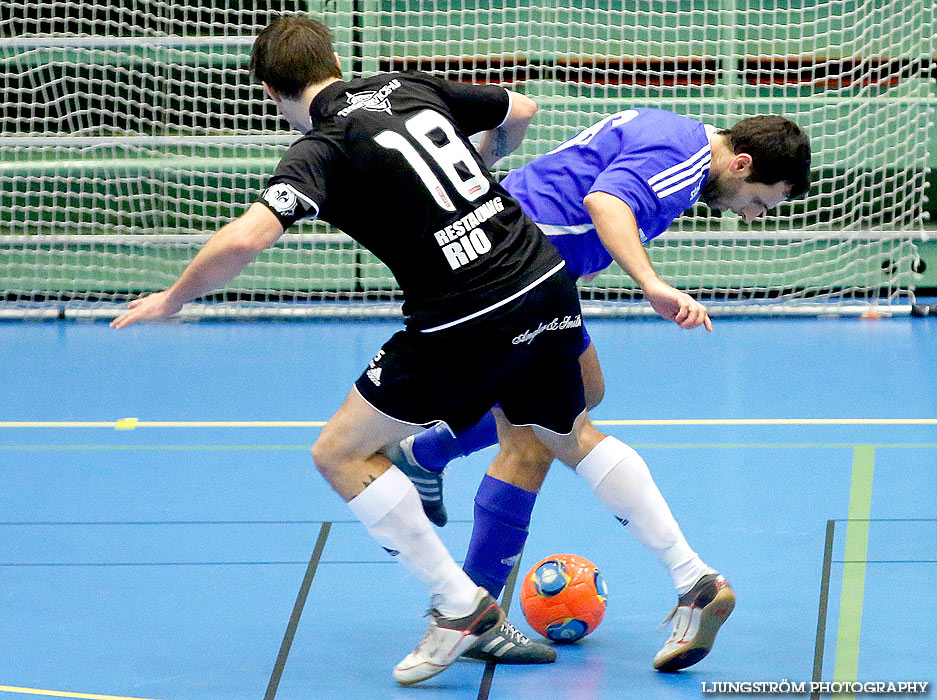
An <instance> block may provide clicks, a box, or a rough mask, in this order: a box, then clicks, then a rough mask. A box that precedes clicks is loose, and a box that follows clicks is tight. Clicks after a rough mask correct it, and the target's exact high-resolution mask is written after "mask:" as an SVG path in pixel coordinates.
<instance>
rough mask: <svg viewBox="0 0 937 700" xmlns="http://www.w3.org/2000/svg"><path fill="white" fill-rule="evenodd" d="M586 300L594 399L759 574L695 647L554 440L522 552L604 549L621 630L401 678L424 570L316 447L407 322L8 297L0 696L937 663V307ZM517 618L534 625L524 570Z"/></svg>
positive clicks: (715, 555) (625, 537)
mask: <svg viewBox="0 0 937 700" xmlns="http://www.w3.org/2000/svg"><path fill="white" fill-rule="evenodd" d="M588 326H589V330H590V332H591V334H592V336H593V338H594V340H595V343H596V347H597V348H598V351H599V357H600V360H601V361H602V365H603V368H604V371H605V375H606V383H607V387H608V390H607V393H606V398H605V401H604V402H603V403H602V405H600V406H599V407H598V409H596V410H595V411H594V412H593V418H594V419H595V420H596V421H597V422H599V423H600V425H601V426H602V427H603V429H604V430H606V431H607V432H609V433H611V434H613V435H615V436H617V437H619V438H620V439H622V440H624V441H626V442H628V443H630V444H632V445H633V446H635V447H636V448H637V449H638V450H639V451H640V452H641V453H642V454H643V455H644V457H645V459H646V460H647V462H648V464H649V465H650V467H651V471H652V473H653V474H654V475H655V478H656V480H657V482H658V484H659V485H660V488H661V490H662V492H663V493H664V495H665V497H667V499H668V501H669V503H670V505H671V508H672V510H673V511H674V514H675V516H676V517H677V519H678V521H679V522H680V523H681V525H682V528H683V530H684V533H685V534H686V535H687V538H688V539H689V541H690V543H691V545H693V546H694V547H695V548H696V549H697V551H699V552H700V553H701V555H702V556H703V558H704V560H706V561H707V562H708V563H709V564H711V565H712V566H714V567H716V568H718V569H719V570H720V571H721V572H723V573H724V574H725V575H726V576H727V578H728V579H729V581H730V582H731V583H732V585H733V587H734V588H735V591H736V594H737V596H738V606H737V608H736V612H735V614H734V615H733V616H732V617H731V618H730V619H729V621H728V622H727V623H726V625H725V627H724V628H723V630H722V632H721V633H720V635H719V638H718V640H717V645H716V647H715V649H714V650H713V652H712V654H711V655H710V656H709V657H708V658H707V659H705V660H704V661H703V662H702V663H700V664H699V665H698V666H695V667H693V668H692V669H689V670H688V671H686V672H683V673H679V674H674V675H661V674H658V673H656V672H655V671H654V670H653V669H652V667H651V659H652V658H653V656H654V654H655V652H656V651H657V649H658V648H659V647H660V645H661V644H662V643H663V641H664V640H665V639H666V637H667V634H668V631H667V630H658V629H657V625H658V624H659V623H660V622H661V621H662V620H663V618H664V617H665V616H666V614H667V613H668V612H669V611H670V609H671V607H672V606H673V604H674V602H675V595H674V593H673V591H672V589H671V585H670V580H669V577H668V576H667V575H666V573H665V571H664V570H663V568H662V567H661V566H660V565H659V564H658V563H657V562H656V561H654V560H653V558H652V557H651V556H650V555H649V554H647V553H646V552H645V551H644V550H643V549H642V548H641V547H639V546H638V545H637V544H636V543H635V542H634V541H633V540H632V539H631V538H630V535H629V534H628V533H627V532H626V531H624V530H622V528H621V527H620V526H619V525H618V523H617V522H616V521H615V520H614V519H613V518H612V517H611V516H610V515H609V514H607V513H606V512H605V511H604V510H603V509H602V508H601V506H599V504H598V503H597V502H595V501H594V499H593V497H592V495H591V493H590V492H589V491H588V489H587V488H586V486H585V485H584V484H583V483H580V482H579V480H577V479H576V478H575V476H574V475H573V474H572V473H571V472H570V471H569V470H568V469H567V468H565V467H563V466H562V465H556V466H554V469H553V472H552V473H551V475H550V476H549V478H548V479H547V482H546V484H545V485H544V490H543V493H542V495H541V498H540V500H539V502H538V504H537V507H536V509H535V511H534V518H533V523H532V526H531V535H530V539H529V542H528V545H527V548H526V550H525V553H524V558H523V560H522V562H521V565H520V570H521V571H522V572H524V571H526V570H527V569H528V568H529V566H530V565H531V564H533V563H534V562H535V561H537V560H538V559H540V558H542V557H543V556H546V555H548V554H552V553H556V552H563V551H568V552H573V553H577V554H580V555H583V556H586V557H588V558H589V559H591V560H592V561H594V562H595V563H596V564H597V565H598V566H599V567H600V568H601V569H602V571H603V573H604V575H605V578H606V581H607V582H608V585H609V589H610V599H609V604H608V613H607V615H606V617H605V621H604V622H603V623H602V625H601V626H600V628H599V629H598V630H597V631H596V632H595V633H594V634H592V635H591V636H590V637H588V638H586V639H585V640H583V642H581V643H579V644H578V645H573V646H568V647H562V648H560V649H559V660H558V661H557V663H556V664H554V665H551V666H543V667H497V668H496V669H494V672H493V673H492V672H491V670H490V669H486V667H485V665H484V664H479V663H473V662H459V663H457V664H456V665H455V666H453V667H452V668H451V669H450V670H449V671H447V672H446V673H444V674H442V675H440V676H438V677H437V678H435V679H433V680H430V681H428V682H426V683H423V684H421V685H418V686H415V687H413V688H398V687H397V686H396V684H395V683H394V681H393V680H392V678H391V675H390V671H391V668H392V667H393V665H394V664H395V663H396V662H397V661H398V660H399V659H400V658H401V657H402V656H403V655H405V654H406V653H407V652H409V651H410V650H411V649H412V647H413V646H414V645H415V644H416V642H417V641H418V640H419V639H420V638H421V636H422V635H423V632H424V630H425V622H426V621H425V620H424V619H423V618H422V617H421V614H422V613H423V611H424V609H425V607H426V605H427V600H426V597H425V593H424V591H423V589H422V587H421V586H420V585H419V584H418V583H416V581H415V580H412V579H410V578H409V577H408V576H407V575H406V572H405V571H404V569H403V567H402V566H400V565H399V564H396V563H393V562H392V560H390V559H389V558H388V557H387V556H386V555H385V553H384V552H383V550H381V549H380V547H378V546H377V545H376V544H374V543H373V542H372V541H371V540H370V539H369V538H368V536H367V534H366V533H365V531H364V529H363V527H361V526H360V525H358V524H357V523H356V522H354V521H353V520H352V517H351V514H350V512H349V511H348V510H347V508H346V507H345V505H344V504H343V503H342V502H341V500H340V499H339V498H338V497H337V496H336V495H335V494H333V493H332V492H331V491H330V489H329V488H328V487H327V485H326V484H325V482H324V481H323V480H322V479H321V478H320V477H319V476H318V474H317V473H316V472H315V470H314V468H313V465H312V460H311V458H310V456H309V449H308V448H309V446H310V445H311V444H312V442H313V441H314V440H315V438H316V436H317V434H318V430H319V426H320V425H321V423H322V421H325V420H327V419H328V418H329V416H330V415H331V413H332V412H333V411H334V410H335V409H336V408H337V407H338V405H339V403H340V401H341V400H342V399H343V397H344V395H345V393H346V392H347V390H348V388H349V387H350V385H351V383H352V381H353V380H354V379H355V378H356V377H357V376H358V374H359V372H360V371H361V369H362V368H363V366H364V365H365V363H366V362H367V361H368V360H369V359H370V358H371V357H372V355H373V354H374V352H375V351H376V350H377V348H378V347H379V346H380V344H381V343H382V341H383V340H385V339H386V338H387V337H388V336H389V335H390V334H391V332H392V331H393V330H394V329H395V328H396V327H397V324H393V323H384V322H375V323H325V322H323V323H311V322H310V323H206V322H203V323H198V324H185V323H170V324H163V325H151V326H143V327H133V328H130V329H128V330H126V331H123V332H116V331H112V330H110V329H109V328H108V327H107V325H106V324H103V323H88V324H82V323H33V324H30V323H5V324H0V349H2V353H0V396H2V401H0V640H2V641H0V700H6V698H10V700H14V699H15V698H26V697H37V696H38V697H68V698H103V699H105V700H109V699H110V700H112V699H114V698H118V699H126V698H144V699H146V700H262V699H265V698H266V700H271V699H272V698H276V699H278V700H310V699H314V700H333V699H339V698H341V700H351V699H354V698H420V699H422V700H428V699H430V698H453V699H458V698H484V697H490V698H505V699H512V700H514V699H517V700H526V699H528V698H538V699H539V698H544V697H548V698H554V699H557V700H599V699H602V700H606V699H612V698H615V699H618V698H642V699H648V698H699V697H701V688H702V686H701V683H707V684H710V683H714V682H719V681H769V682H770V681H781V680H782V679H787V680H789V681H794V682H807V683H808V684H809V681H810V680H811V678H812V677H813V676H814V674H815V673H816V672H819V671H822V678H823V679H826V680H832V679H834V677H835V678H837V679H842V680H854V679H857V678H858V679H859V680H862V681H932V682H934V681H937V663H935V662H934V658H933V645H932V644H930V643H929V641H928V640H929V638H930V636H931V635H932V633H933V630H934V629H935V628H937V612H935V606H934V605H933V597H934V596H933V581H934V579H935V576H937V513H935V506H937V353H935V348H937V319H890V320H878V321H870V320H855V319H850V320H722V319H717V320H716V322H715V332H714V333H712V334H706V333H704V332H702V331H701V330H697V331H692V332H689V331H681V330H680V329H679V328H677V327H676V326H672V325H670V324H667V323H664V322H663V321H624V322H613V321H592V322H590V323H588ZM440 390H441V391H444V390H445V388H444V387H440ZM492 454H493V451H491V450H489V451H484V452H482V453H479V454H477V455H474V456H473V457H471V458H469V459H465V460H462V461H461V462H458V463H455V464H454V466H453V467H452V468H451V469H450V471H449V475H448V477H447V481H446V485H447V486H446V489H447V503H448V506H449V512H450V518H452V519H453V520H454V522H450V524H449V525H448V526H447V527H446V528H444V529H442V530H441V531H440V532H441V535H442V537H443V539H444V541H446V542H447V544H448V545H449V546H450V548H451V550H452V552H453V554H454V556H455V557H456V559H461V557H462V556H463V555H464V552H465V547H466V545H467V543H468V538H469V534H470V530H471V524H470V518H471V513H472V498H473V496H474V492H475V487H476V486H477V484H478V482H479V480H480V479H481V476H482V474H483V473H484V470H485V468H486V466H487V461H488V460H489V459H490V458H491V456H492ZM847 520H848V522H847ZM830 521H832V522H830ZM307 591H308V596H307V597H306V598H305V600H303V599H302V595H301V594H302V593H306V592H307ZM297 602H299V603H300V604H301V603H304V605H297ZM511 617H512V619H513V620H514V621H515V622H517V623H518V626H520V627H521V628H522V629H525V630H528V631H529V628H528V627H527V625H526V623H525V622H524V621H523V619H522V615H521V612H520V606H519V604H518V603H517V601H516V596H515V599H514V601H513V604H512V608H511ZM818 626H819V631H820V636H819V639H820V642H821V643H820V644H818ZM293 633H295V634H293ZM287 652H288V653H287Z"/></svg>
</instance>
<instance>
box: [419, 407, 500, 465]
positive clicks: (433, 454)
mask: <svg viewBox="0 0 937 700" xmlns="http://www.w3.org/2000/svg"><path fill="white" fill-rule="evenodd" d="M497 442H498V427H497V425H496V424H495V417H494V416H493V415H492V414H491V411H489V412H488V413H487V414H486V415H485V417H484V418H482V419H481V420H480V421H479V422H478V424H477V425H475V426H474V427H471V428H469V429H468V430H464V431H462V432H459V433H458V434H457V435H455V436H453V434H452V432H451V431H450V430H449V428H448V427H447V426H446V425H443V424H439V425H437V426H435V427H432V428H430V429H429V430H424V431H423V432H422V433H420V434H419V435H417V436H416V437H415V438H413V456H414V457H415V458H416V461H417V462H419V464H420V466H421V467H423V468H424V469H429V470H430V471H433V472H441V471H442V470H443V469H445V467H446V465H447V464H449V462H451V461H452V460H454V459H455V458H456V457H464V456H465V455H470V454H472V453H473V452H478V450H481V449H484V448H485V447H490V446H491V445H495V444H497Z"/></svg>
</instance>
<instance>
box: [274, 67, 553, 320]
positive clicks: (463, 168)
mask: <svg viewBox="0 0 937 700" xmlns="http://www.w3.org/2000/svg"><path fill="white" fill-rule="evenodd" d="M509 111H510V96H509V94H508V93H507V91H506V90H504V89H503V88H500V87H496V86H477V85H467V84H461V83H453V82H449V81H445V80H441V79H438V78H434V77H432V76H429V75H426V74H423V73H384V74H381V75H376V76H374V77H370V78H361V79H357V80H351V81H348V82H344V81H339V82H336V83H332V84H330V85H328V86H327V87H326V88H325V89H323V90H322V91H321V92H320V93H319V94H318V95H316V97H315V99H313V101H312V105H311V107H310V115H311V117H312V124H313V128H312V130H311V131H310V132H309V133H307V134H306V135H305V136H303V137H302V138H301V139H299V140H298V141H297V142H296V143H294V144H293V145H292V146H291V147H290V149H289V150H288V151H287V152H286V154H285V155H284V156H283V159H282V160H281V161H280V164H279V166H278V167H277V171H276V173H275V174H274V175H273V177H271V178H270V181H269V183H268V185H267V189H266V190H265V191H264V193H263V195H262V199H261V201H262V202H263V203H264V204H266V205H267V206H268V207H269V208H270V210H271V211H272V212H273V213H274V214H275V215H276V216H277V218H278V219H279V220H280V222H281V223H282V224H283V227H284V228H286V227H288V226H290V225H291V224H293V223H294V222H295V221H297V220H299V219H302V218H306V217H318V218H320V219H322V220H324V221H327V222H329V223H330V224H332V225H334V226H336V227H337V228H339V229H341V230H342V231H344V232H345V233H347V234H348V235H349V236H351V237H352V238H354V239H355V240H356V241H358V242H359V243H360V244H361V245H363V246H364V247H366V248H367V249H368V250H370V251H371V252H372V253H374V254H375V255H376V256H377V257H378V258H380V259H381V260H382V261H383V262H384V263H385V264H386V265H387V266H388V267H389V268H390V270H391V272H392V273H393V275H394V277H395V278H396V280H397V283H398V284H399V285H400V288H401V289H402V290H403V294H404V307H403V310H404V315H405V316H406V319H407V324H408V326H409V327H411V328H415V329H420V330H431V329H435V328H437V327H439V326H448V325H449V324H451V323H453V322H454V321H458V320H460V319H462V318H465V317H466V316H470V315H472V314H475V313H477V312H479V311H482V310H484V309H486V308H488V307H490V306H492V305H494V304H497V303H499V302H502V301H504V300H505V299H508V298H510V297H511V296H512V295H513V294H516V293H518V292H519V291H520V290H522V289H525V288H526V287H528V286H530V285H531V284H533V283H534V282H536V281H537V280H540V279H542V278H544V277H545V276H547V275H548V273H549V272H550V271H551V270H553V269H556V268H558V267H559V266H562V259H561V258H560V256H559V254H558V253H557V252H556V250H555V249H554V248H553V246H552V245H550V244H549V242H548V241H547V240H546V238H545V237H544V236H543V235H542V234H541V233H540V231H539V229H537V227H536V225H535V224H533V222H531V221H530V220H529V219H528V218H527V217H526V216H525V215H524V213H523V211H522V210H521V208H520V205H518V203H517V202H516V201H515V200H514V199H512V198H511V196H510V195H509V194H508V193H507V192H506V191H505V190H504V188H502V187H501V186H500V185H499V184H498V183H497V182H495V180H494V179H493V178H492V177H491V174H490V173H489V172H488V170H487V169H486V168H485V166H484V164H483V163H482V161H481V158H480V157H479V156H478V154H477V152H476V151H475V149H474V148H473V147H472V145H471V143H469V141H468V139H467V138H466V136H467V135H471V134H474V133H477V132H479V131H486V130H489V129H494V128H496V127H498V126H499V125H500V124H502V123H503V122H504V120H505V119H506V118H507V115H508V113H509Z"/></svg>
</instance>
